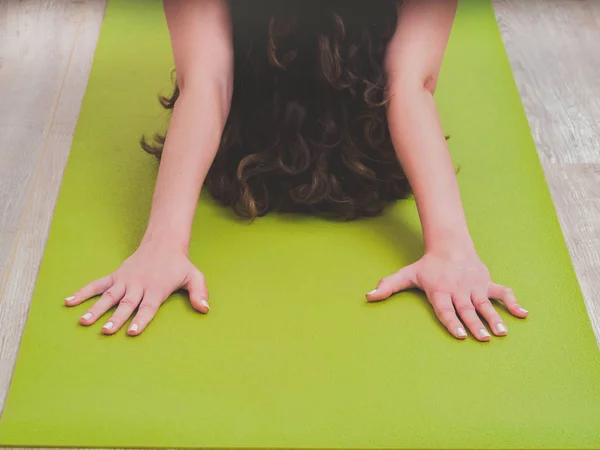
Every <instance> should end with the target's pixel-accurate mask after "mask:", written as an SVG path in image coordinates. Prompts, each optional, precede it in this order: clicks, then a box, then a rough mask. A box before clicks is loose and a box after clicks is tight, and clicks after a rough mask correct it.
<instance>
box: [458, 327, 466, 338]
mask: <svg viewBox="0 0 600 450" xmlns="http://www.w3.org/2000/svg"><path fill="white" fill-rule="evenodd" d="M456 334H458V337H466V336H467V332H466V331H465V329H464V328H461V327H458V328H457V329H456Z"/></svg>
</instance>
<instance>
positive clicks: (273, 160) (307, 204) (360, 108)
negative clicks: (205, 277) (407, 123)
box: [141, 0, 411, 220]
mask: <svg viewBox="0 0 600 450" xmlns="http://www.w3.org/2000/svg"><path fill="white" fill-rule="evenodd" d="M230 10H231V17H232V24H233V30H234V36H233V42H234V88H233V95H232V100H231V111H230V114H229V117H228V119H227V122H226V125H225V128H224V131H223V135H222V138H221V143H220V147H219V149H218V152H217V155H216V158H215V160H214V162H213V164H212V166H211V169H210V171H209V173H208V175H207V177H206V181H205V185H206V187H207V189H208V190H209V192H210V194H211V195H212V196H213V197H214V198H215V199H216V200H218V201H219V202H220V203H222V204H223V205H229V206H232V207H233V209H234V210H235V212H236V213H237V214H238V215H239V216H241V217H244V218H254V217H257V216H262V215H265V214H267V213H268V212H270V211H275V210H276V211H280V212H305V213H318V214H326V215H328V216H330V217H334V218H341V219H346V220H349V219H355V218H358V217H361V216H374V215H377V214H379V213H381V212H382V210H383V209H384V208H385V206H386V205H388V204H390V203H391V202H393V201H395V200H398V199H402V198H406V197H408V196H409V195H410V193H411V189H410V185H409V183H408V181H407V179H406V176H405V175H404V173H403V171H402V168H401V166H400V163H399V162H398V158H397V156H396V153H395V151H394V146H393V145H392V141H391V137H390V133H389V129H388V124H387V115H386V101H387V95H386V74H385V70H384V57H385V51H386V47H387V45H388V43H389V41H390V40H391V38H392V36H393V34H394V32H395V29H396V21H397V0H371V1H364V0H358V1H349V0H301V1H290V0H252V1H247V0H230ZM178 97H179V89H178V86H177V83H175V90H174V92H173V94H172V95H171V96H170V97H160V101H161V103H162V105H163V106H164V107H165V108H167V109H170V110H172V109H173V108H174V106H175V103H176V102H177V99H178ZM164 142H165V136H164V135H155V136H154V142H153V143H149V142H147V141H146V140H145V139H144V138H142V141H141V145H142V147H143V148H144V150H146V151H147V152H148V153H151V154H154V155H156V156H158V157H159V158H160V155H161V152H162V149H163V145H164Z"/></svg>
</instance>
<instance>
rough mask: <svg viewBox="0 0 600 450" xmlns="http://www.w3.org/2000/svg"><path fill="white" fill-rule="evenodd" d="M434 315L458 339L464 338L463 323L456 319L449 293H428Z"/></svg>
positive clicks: (465, 335)
mask: <svg viewBox="0 0 600 450" xmlns="http://www.w3.org/2000/svg"><path fill="white" fill-rule="evenodd" d="M428 297H429V300H430V303H431V305H432V306H433V310H434V311H435V315H436V316H437V318H438V319H439V320H440V322H442V324H443V325H444V326H445V327H446V328H447V329H448V331H449V332H450V333H451V334H452V335H453V336H454V337H455V338H458V339H466V337H467V332H466V331H465V328H464V326H463V324H462V323H461V322H460V320H458V317H457V316H456V311H455V310H454V305H452V299H451V297H450V295H449V294H443V293H441V292H433V293H431V294H429V295H428Z"/></svg>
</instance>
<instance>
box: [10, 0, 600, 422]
mask: <svg viewBox="0 0 600 450" xmlns="http://www.w3.org/2000/svg"><path fill="white" fill-rule="evenodd" d="M493 3H494V7H495V10H496V15H497V17H498V22H499V24H500V28H501V30H502V35H503V39H504V42H505V44H506V49H507V52H508V55H509V59H510V61H511V65H512V68H513V71H514V74H515V79H516V81H517V85H518V88H519V91H520V93H521V97H522V99H523V103H524V105H525V109H526V112H527V117H528V120H529V123H530V126H531V129H532V133H533V135H534V138H535V141H536V144H537V149H538V153H539V156H540V159H541V161H542V164H543V167H544V170H545V173H546V178H547V180H548V184H549V186H550V190H551V192H552V196H553V199H554V204H555V206H556V210H557V212H558V215H559V219H560V222H561V226H562V229H563V233H564V235H565V238H566V241H567V244H568V246H569V250H570V253H571V257H572V259H573V263H574V266H575V270H576V272H577V276H578V279H579V282H580V284H581V287H582V290H583V293H584V297H585V300H586V305H587V308H588V312H589V314H590V318H591V321H592V324H593V327H594V330H595V332H596V337H597V339H598V342H599V343H600V89H599V88H598V86H599V81H600V51H599V50H598V48H599V45H600V0H527V1H523V0H493ZM105 4H106V0H0V99H2V103H3V106H4V107H3V108H0V411H2V408H3V407H4V402H5V398H6V394H7V390H8V386H9V383H10V378H11V376H12V372H13V368H14V364H15V360H16V354H17V350H18V346H19V342H20V339H21V336H22V332H23V327H24V325H25V319H26V316H27V312H28V309H29V303H30V301H31V296H32V293H33V288H34V284H35V280H36V277H37V272H38V269H39V264H40V260H41V256H42V253H43V249H44V246H45V242H46V238H47V234H48V228H49V224H50V220H51V217H52V212H53V209H54V204H55V201H56V197H57V194H58V188H59V185H60V181H61V178H62V174H63V170H64V166H65V163H66V160H67V156H68V152H69V148H70V144H71V140H72V137H73V130H74V128H75V124H76V122H77V117H78V114H79V108H80V105H81V100H82V97H83V94H84V91H85V86H86V83H87V78H88V74H89V71H90V66H91V62H92V58H93V52H94V49H95V46H96V43H97V39H98V34H99V31H100V27H101V24H102V18H103V15H104V9H105Z"/></svg>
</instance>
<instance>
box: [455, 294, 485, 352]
mask: <svg viewBox="0 0 600 450" xmlns="http://www.w3.org/2000/svg"><path fill="white" fill-rule="evenodd" d="M452 299H453V301H454V307H455V308H456V312H457V313H458V315H459V316H460V318H461V319H462V321H463V322H464V323H465V325H466V326H467V328H468V329H469V330H471V333H473V336H475V338H476V339H477V340H478V341H482V342H487V341H489V340H490V339H491V336H490V333H488V331H487V329H486V328H485V326H484V325H483V322H482V321H481V319H479V316H478V315H477V310H476V309H475V306H474V305H473V302H472V301H471V298H470V296H469V295H461V294H455V295H453V297H452Z"/></svg>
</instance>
